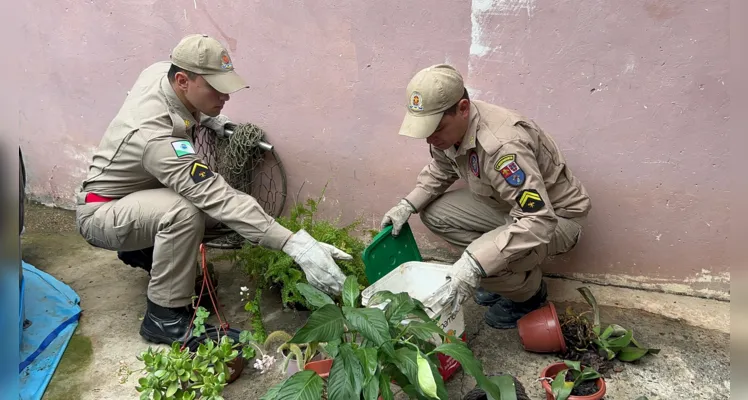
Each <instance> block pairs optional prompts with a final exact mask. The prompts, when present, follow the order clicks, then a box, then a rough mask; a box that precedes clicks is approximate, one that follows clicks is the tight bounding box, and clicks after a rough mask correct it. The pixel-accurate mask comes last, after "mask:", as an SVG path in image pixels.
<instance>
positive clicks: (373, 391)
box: [363, 374, 379, 400]
mask: <svg viewBox="0 0 748 400" xmlns="http://www.w3.org/2000/svg"><path fill="white" fill-rule="evenodd" d="M363 397H364V400H377V398H378V397H379V376H378V375H376V374H375V375H372V376H371V378H369V379H368V382H367V383H366V385H364V389H363Z"/></svg>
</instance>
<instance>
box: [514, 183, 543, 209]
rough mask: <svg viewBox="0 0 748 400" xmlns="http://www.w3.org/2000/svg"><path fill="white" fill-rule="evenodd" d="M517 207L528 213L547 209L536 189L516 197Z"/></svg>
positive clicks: (525, 191) (522, 192) (526, 190)
mask: <svg viewBox="0 0 748 400" xmlns="http://www.w3.org/2000/svg"><path fill="white" fill-rule="evenodd" d="M515 200H516V201H517V205H519V208H521V209H522V211H524V212H526V213H531V212H536V211H540V210H542V209H543V207H545V202H544V201H543V199H542V198H541V197H540V193H538V191H537V190H535V189H525V190H523V191H521V192H520V193H519V194H518V195H517V197H515Z"/></svg>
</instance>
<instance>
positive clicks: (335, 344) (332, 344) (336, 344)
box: [325, 339, 343, 358]
mask: <svg viewBox="0 0 748 400" xmlns="http://www.w3.org/2000/svg"><path fill="white" fill-rule="evenodd" d="M342 343H343V341H342V340H341V339H335V340H331V341H329V342H327V343H325V352H327V354H328V355H329V356H330V357H331V358H335V357H337V356H338V352H339V351H340V345H341V344H342Z"/></svg>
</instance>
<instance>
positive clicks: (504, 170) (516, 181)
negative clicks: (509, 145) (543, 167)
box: [494, 154, 525, 187]
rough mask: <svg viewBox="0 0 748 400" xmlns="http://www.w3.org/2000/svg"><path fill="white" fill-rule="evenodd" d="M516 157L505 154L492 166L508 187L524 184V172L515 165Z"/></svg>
mask: <svg viewBox="0 0 748 400" xmlns="http://www.w3.org/2000/svg"><path fill="white" fill-rule="evenodd" d="M516 159H517V156H516V155H514V154H507V155H505V156H502V157H501V158H499V160H498V161H496V164H494V169H495V170H496V171H498V172H499V173H500V174H501V176H502V177H503V178H504V180H505V181H506V183H508V184H509V185H510V186H514V187H517V186H520V185H522V184H523V183H525V171H523V170H522V168H520V167H519V164H517V161H516Z"/></svg>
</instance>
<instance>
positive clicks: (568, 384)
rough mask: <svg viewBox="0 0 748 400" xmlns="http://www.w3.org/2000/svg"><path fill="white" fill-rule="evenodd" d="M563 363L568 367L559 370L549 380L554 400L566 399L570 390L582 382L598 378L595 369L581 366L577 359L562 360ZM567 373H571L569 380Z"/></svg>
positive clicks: (569, 394) (598, 375)
mask: <svg viewBox="0 0 748 400" xmlns="http://www.w3.org/2000/svg"><path fill="white" fill-rule="evenodd" d="M564 363H565V364H566V366H567V367H568V368H566V369H563V370H561V371H559V373H558V374H557V375H556V377H555V378H553V379H552V382H551V389H552V390H553V397H555V398H556V400H566V399H568V398H569V396H571V393H572V391H574V389H575V388H577V387H578V386H579V385H581V384H582V383H583V382H585V381H591V380H595V379H597V378H600V374H599V373H598V372H597V371H595V370H594V369H593V368H590V367H587V366H585V367H582V365H581V363H580V362H579V361H569V360H564ZM569 373H571V378H572V380H571V381H569V380H568V374H569Z"/></svg>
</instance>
